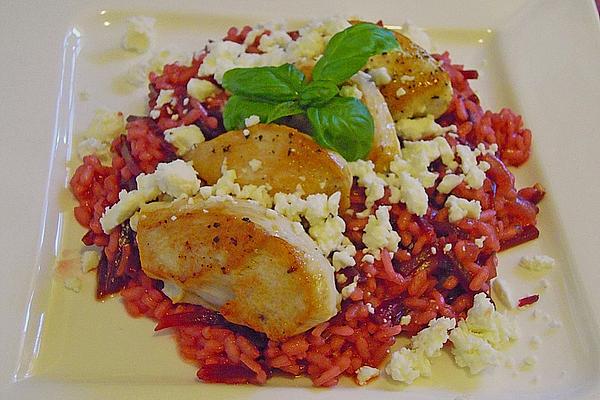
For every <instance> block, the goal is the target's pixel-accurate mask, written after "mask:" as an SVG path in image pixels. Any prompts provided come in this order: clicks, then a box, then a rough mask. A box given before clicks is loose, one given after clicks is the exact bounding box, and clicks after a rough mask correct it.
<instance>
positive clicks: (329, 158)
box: [186, 124, 352, 210]
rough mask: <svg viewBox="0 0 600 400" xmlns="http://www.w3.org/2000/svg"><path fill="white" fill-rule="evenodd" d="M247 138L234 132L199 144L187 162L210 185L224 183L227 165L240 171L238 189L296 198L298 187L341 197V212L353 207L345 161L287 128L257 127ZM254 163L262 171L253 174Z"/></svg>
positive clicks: (310, 191) (250, 129) (298, 132)
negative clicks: (244, 187) (267, 187)
mask: <svg viewBox="0 0 600 400" xmlns="http://www.w3.org/2000/svg"><path fill="white" fill-rule="evenodd" d="M248 132H249V133H248ZM248 132H247V134H246V135H244V131H230V132H227V133H224V134H223V135H220V136H218V137H216V138H215V139H212V140H209V141H207V142H203V143H200V144H199V145H198V146H197V147H196V148H195V149H194V150H192V151H190V152H189V153H188V154H187V155H186V158H187V159H188V160H192V161H193V164H194V168H195V169H196V171H198V175H199V176H200V178H202V179H203V180H205V181H206V182H207V183H208V184H209V185H212V184H214V183H215V182H216V181H217V180H218V179H219V178H220V177H221V165H222V164H223V161H224V160H225V159H227V168H228V169H235V170H236V172H237V176H238V178H237V180H236V182H238V183H239V184H240V185H248V184H254V185H265V184H268V185H270V186H271V190H270V191H269V193H270V194H271V195H274V194H275V193H278V192H281V193H294V192H296V190H297V188H298V185H301V186H302V190H303V191H304V193H305V194H306V195H309V194H314V193H325V194H327V195H332V194H333V193H335V192H341V195H342V196H341V200H340V209H341V210H345V209H346V208H348V207H349V206H350V187H351V186H352V175H351V173H350V170H349V169H348V165H347V163H346V160H344V158H343V157H342V156H340V155H339V154H337V153H335V152H333V151H330V150H327V149H324V148H322V147H321V146H319V144H317V143H316V142H315V141H314V140H313V139H312V138H311V137H310V136H309V135H306V134H304V133H302V132H300V131H298V130H296V129H294V128H290V127H288V126H283V125H277V124H258V125H254V126H252V127H250V128H248ZM252 160H259V161H260V162H261V164H260V167H259V168H251V167H250V165H249V163H250V161H252Z"/></svg>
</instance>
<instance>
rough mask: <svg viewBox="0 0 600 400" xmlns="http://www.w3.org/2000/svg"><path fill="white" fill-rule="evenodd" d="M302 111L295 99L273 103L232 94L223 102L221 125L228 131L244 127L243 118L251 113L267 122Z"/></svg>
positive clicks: (261, 120)
mask: <svg viewBox="0 0 600 400" xmlns="http://www.w3.org/2000/svg"><path fill="white" fill-rule="evenodd" d="M302 112H303V110H302V108H300V106H299V105H298V103H297V102H295V101H286V102H283V103H278V104H274V103H270V102H266V101H258V100H253V99H248V98H246V97H243V96H236V95H234V96H231V97H230V98H229V100H227V103H225V109H224V110H223V125H225V129H227V130H228V131H229V130H233V129H244V128H245V127H246V124H245V122H244V120H245V119H246V118H248V117H250V116H252V115H257V116H258V117H259V118H260V122H262V123H264V124H268V123H270V122H273V121H275V120H277V119H279V118H282V117H287V116H288V115H296V114H300V113H302Z"/></svg>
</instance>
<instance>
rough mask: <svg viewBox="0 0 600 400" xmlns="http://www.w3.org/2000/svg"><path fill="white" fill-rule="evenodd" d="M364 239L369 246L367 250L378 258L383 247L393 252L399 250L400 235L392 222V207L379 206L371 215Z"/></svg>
mask: <svg viewBox="0 0 600 400" xmlns="http://www.w3.org/2000/svg"><path fill="white" fill-rule="evenodd" d="M362 240H363V243H364V244H365V246H367V248H366V249H365V252H367V253H369V254H372V255H374V256H375V257H376V258H379V255H380V254H379V252H380V250H382V249H387V250H388V251H393V252H395V251H396V250H398V243H400V236H399V235H398V233H397V232H396V231H395V230H394V229H393V228H392V225H391V223H390V207H388V206H379V207H378V208H377V210H376V211H375V215H369V220H368V222H367V225H366V226H365V231H364V233H363V236H362Z"/></svg>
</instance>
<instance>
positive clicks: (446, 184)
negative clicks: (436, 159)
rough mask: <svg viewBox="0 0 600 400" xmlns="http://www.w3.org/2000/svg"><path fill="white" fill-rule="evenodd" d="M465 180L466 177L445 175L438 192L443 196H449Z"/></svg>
mask: <svg viewBox="0 0 600 400" xmlns="http://www.w3.org/2000/svg"><path fill="white" fill-rule="evenodd" d="M463 179H465V176H464V175H462V174H460V175H456V174H447V175H444V177H443V178H442V181H441V182H440V183H439V185H438V187H437V191H438V192H440V193H443V194H448V193H450V192H452V191H453V190H454V189H455V188H456V187H457V186H458V185H460V184H461V183H462V181H463Z"/></svg>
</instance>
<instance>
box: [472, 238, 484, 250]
mask: <svg viewBox="0 0 600 400" xmlns="http://www.w3.org/2000/svg"><path fill="white" fill-rule="evenodd" d="M486 239H487V236H482V237H479V238H477V239H475V240H474V241H473V242H474V243H475V246H477V247H479V248H480V249H483V246H484V243H485V240H486Z"/></svg>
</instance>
